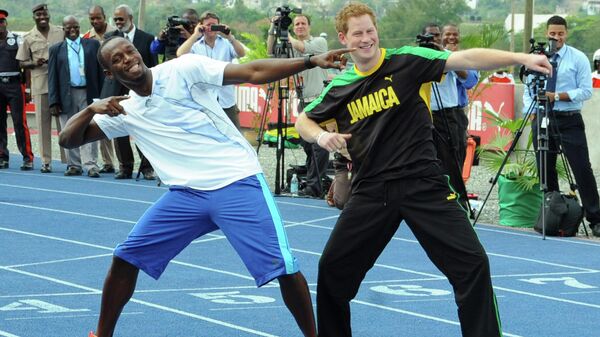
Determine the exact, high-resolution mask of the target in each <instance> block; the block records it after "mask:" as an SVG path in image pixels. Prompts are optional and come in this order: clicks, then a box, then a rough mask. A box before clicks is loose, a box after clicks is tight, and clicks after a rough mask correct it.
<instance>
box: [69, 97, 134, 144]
mask: <svg viewBox="0 0 600 337" xmlns="http://www.w3.org/2000/svg"><path fill="white" fill-rule="evenodd" d="M127 98H129V96H113V97H108V98H105V99H101V100H99V101H96V102H94V103H92V104H90V105H89V106H88V107H87V108H85V109H83V110H81V111H79V112H78V113H76V114H75V115H74V116H73V117H71V118H69V120H68V121H67V125H65V127H64V128H63V129H62V131H61V132H60V135H59V139H58V143H59V144H60V146H62V147H64V148H67V149H72V148H76V147H79V146H81V145H83V144H86V143H90V142H94V141H96V140H100V139H104V138H106V135H105V134H104V132H102V130H101V129H100V127H99V126H98V124H96V122H94V120H93V118H94V115H95V114H97V113H98V114H106V115H109V116H117V115H119V114H125V110H124V109H123V107H122V106H121V105H120V104H119V102H120V101H122V100H124V99H127Z"/></svg>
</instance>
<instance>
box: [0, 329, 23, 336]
mask: <svg viewBox="0 0 600 337" xmlns="http://www.w3.org/2000/svg"><path fill="white" fill-rule="evenodd" d="M0 336H2V337H19V336H17V335H13V334H11V333H9V332H6V331H2V330H0Z"/></svg>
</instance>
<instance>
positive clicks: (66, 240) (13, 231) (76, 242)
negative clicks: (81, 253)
mask: <svg viewBox="0 0 600 337" xmlns="http://www.w3.org/2000/svg"><path fill="white" fill-rule="evenodd" d="M0 231H5V232H10V233H16V234H23V235H28V236H33V237H37V238H42V239H48V240H54V241H60V242H66V243H72V244H75V245H79V246H86V247H92V248H98V249H104V250H110V251H112V250H113V249H114V247H112V248H111V247H106V246H100V245H95V244H92V243H87V242H81V241H77V240H70V239H63V238H59V237H57V236H52V235H45V234H37V233H32V232H26V231H21V230H18V229H12V228H5V227H0Z"/></svg>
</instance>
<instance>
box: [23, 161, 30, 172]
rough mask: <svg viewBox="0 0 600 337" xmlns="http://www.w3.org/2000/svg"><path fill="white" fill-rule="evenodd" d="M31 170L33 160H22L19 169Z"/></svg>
mask: <svg viewBox="0 0 600 337" xmlns="http://www.w3.org/2000/svg"><path fill="white" fill-rule="evenodd" d="M31 170H33V162H32V161H30V160H24V161H23V165H21V171H31Z"/></svg>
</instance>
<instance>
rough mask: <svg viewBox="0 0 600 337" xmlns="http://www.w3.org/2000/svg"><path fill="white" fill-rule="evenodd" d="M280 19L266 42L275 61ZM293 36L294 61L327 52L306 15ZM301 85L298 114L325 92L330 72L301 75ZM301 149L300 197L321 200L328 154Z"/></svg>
mask: <svg viewBox="0 0 600 337" xmlns="http://www.w3.org/2000/svg"><path fill="white" fill-rule="evenodd" d="M278 20H281V17H276V18H275V19H273V20H271V22H272V23H271V27H270V29H269V36H268V38H267V52H268V53H269V55H271V56H272V57H279V56H280V55H275V54H274V53H276V50H273V49H274V47H275V43H274V42H276V41H275V39H276V38H277V36H276V33H277V26H276V25H277V22H278ZM292 25H293V29H294V35H295V36H296V38H293V37H291V36H289V37H288V38H289V42H290V45H291V46H292V50H291V52H292V53H291V54H292V56H294V57H300V56H306V55H312V54H321V53H325V52H327V49H328V48H327V40H325V39H324V38H323V37H320V36H318V37H313V36H311V35H310V18H309V17H308V16H307V15H304V14H297V15H296V16H295V17H294V19H293V21H292ZM300 78H301V79H302V80H301V82H302V84H303V86H304V88H303V92H302V98H303V101H300V106H299V107H298V110H299V111H302V110H304V107H305V106H307V105H308V104H310V103H311V102H312V101H314V100H315V99H317V98H318V97H319V95H320V94H321V92H322V91H323V87H324V81H326V80H327V71H326V70H325V69H321V68H314V69H308V70H305V71H303V72H301V73H300ZM302 147H303V148H304V152H305V153H306V170H307V172H306V185H305V186H304V189H303V190H301V191H300V195H303V196H307V197H315V198H322V197H323V195H324V193H326V192H327V191H325V190H324V188H323V180H324V179H325V178H326V176H327V166H328V165H329V152H328V151H327V150H324V149H323V148H321V147H320V146H318V145H317V144H312V143H309V142H305V141H303V142H302Z"/></svg>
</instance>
